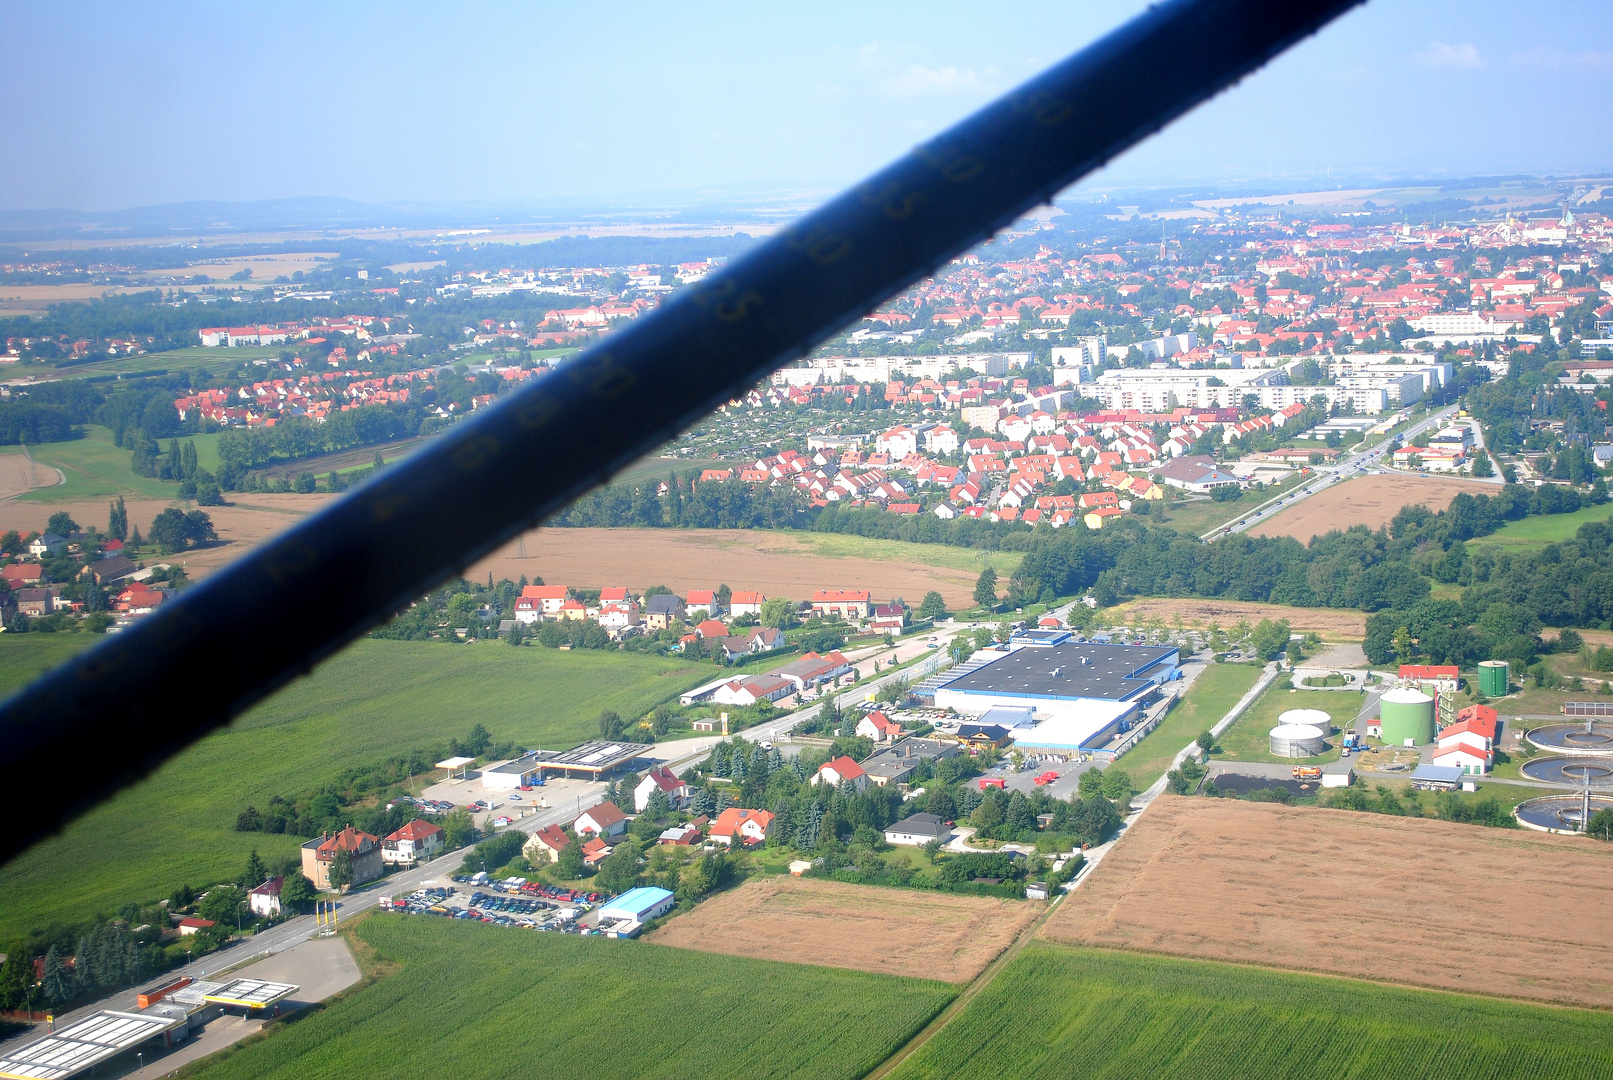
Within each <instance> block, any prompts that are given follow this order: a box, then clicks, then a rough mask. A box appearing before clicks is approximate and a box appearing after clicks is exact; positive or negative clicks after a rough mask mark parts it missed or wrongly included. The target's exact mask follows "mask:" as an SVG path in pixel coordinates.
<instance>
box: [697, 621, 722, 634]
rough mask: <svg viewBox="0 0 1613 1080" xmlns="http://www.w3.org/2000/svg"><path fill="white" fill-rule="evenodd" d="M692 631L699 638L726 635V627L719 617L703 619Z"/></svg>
mask: <svg viewBox="0 0 1613 1080" xmlns="http://www.w3.org/2000/svg"><path fill="white" fill-rule="evenodd" d="M694 632H695V633H696V634H697V635H699V636H700V637H701V638H724V637H727V636H728V627H726V626H724V625H723V624H722V620H720V619H703V620H701V622H700V623H699V625H697V626H696V627H695V628H694Z"/></svg>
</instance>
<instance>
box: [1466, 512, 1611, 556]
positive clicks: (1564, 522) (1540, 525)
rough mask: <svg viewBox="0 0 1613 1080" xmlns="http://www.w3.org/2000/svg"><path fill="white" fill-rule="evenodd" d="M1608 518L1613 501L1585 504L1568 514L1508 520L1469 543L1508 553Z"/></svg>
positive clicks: (1565, 536)
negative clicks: (1488, 533) (1487, 534)
mask: <svg viewBox="0 0 1613 1080" xmlns="http://www.w3.org/2000/svg"><path fill="white" fill-rule="evenodd" d="M1609 518H1613V502H1608V503H1603V504H1602V505H1601V506H1587V507H1585V508H1584V509H1583V510H1576V511H1574V512H1573V513H1572V514H1542V515H1539V516H1536V517H1526V518H1523V519H1522V520H1520V521H1509V522H1507V523H1506V524H1505V525H1503V526H1501V528H1499V529H1497V530H1496V531H1495V532H1493V533H1491V534H1490V535H1489V536H1481V537H1479V538H1478V539H1477V540H1473V541H1471V542H1472V543H1474V544H1490V545H1493V546H1495V547H1498V548H1501V549H1503V550H1505V551H1511V552H1522V551H1529V550H1537V549H1539V548H1543V547H1545V546H1546V545H1547V544H1554V543H1559V542H1561V541H1563V540H1569V539H1572V538H1573V535H1574V534H1575V533H1577V532H1579V527H1580V526H1581V525H1585V524H1588V523H1590V522H1593V521H1606V520H1608V519H1609Z"/></svg>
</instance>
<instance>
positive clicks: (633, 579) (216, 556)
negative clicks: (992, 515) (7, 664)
mask: <svg viewBox="0 0 1613 1080" xmlns="http://www.w3.org/2000/svg"><path fill="white" fill-rule="evenodd" d="M365 452H366V453H370V452H372V451H369V450H366V451H365ZM13 460H15V461H23V460H24V459H22V456H21V455H20V454H17V455H0V532H4V531H5V530H7V529H16V530H18V531H19V532H21V533H24V534H26V533H28V532H29V531H33V530H41V529H43V528H44V527H45V522H46V520H47V519H48V518H49V517H50V516H51V515H52V514H54V513H56V512H57V511H59V510H65V511H66V512H67V513H68V514H70V515H72V518H73V520H74V521H77V522H78V523H79V524H81V525H96V526H99V527H101V528H105V527H106V520H107V505H108V500H106V499H87V500H84V501H76V500H75V501H70V502H53V503H34V502H21V501H16V500H13V501H10V502H7V501H3V496H4V495H5V494H6V492H5V491H4V490H3V485H4V483H5V482H6V478H7V475H8V474H7V473H6V472H5V469H6V467H7V464H8V462H11V461H13ZM24 464H25V462H24ZM38 470H39V477H40V478H41V479H43V480H44V481H45V482H46V483H54V482H55V470H54V469H52V468H50V467H49V466H44V465H41V466H39V467H38ZM18 476H19V479H21V478H22V477H23V474H22V473H19V474H18ZM336 497H337V496H335V495H329V494H324V493H320V494H315V495H294V494H272V495H271V494H261V493H252V492H232V493H231V494H230V501H231V505H229V506H208V507H203V508H202V509H203V510H204V511H205V512H206V513H207V515H208V516H209V517H210V518H211V519H212V521H213V526H214V528H215V529H217V531H218V537H219V541H220V543H219V544H217V545H216V546H212V547H206V548H202V549H199V550H195V551H187V552H185V553H184V554H183V555H179V556H176V557H175V558H174V560H173V561H175V562H180V563H184V564H185V569H186V571H187V572H188V573H189V574H190V576H191V577H192V578H202V577H205V576H207V575H208V574H209V573H211V572H213V571H214V570H217V569H218V568H219V567H221V566H223V565H225V564H226V563H228V562H231V561H232V560H234V559H238V558H240V557H241V556H242V555H244V554H246V553H247V552H248V551H251V550H252V549H253V548H255V547H257V546H258V545H259V544H261V543H263V542H264V541H265V540H267V539H269V538H270V537H272V536H274V535H275V534H276V533H279V532H281V531H283V530H285V529H288V528H290V527H291V526H292V525H295V524H296V523H297V522H298V521H300V520H302V519H303V518H304V517H306V516H308V515H309V514H311V513H313V512H314V511H315V510H318V509H320V508H321V507H323V506H325V505H326V504H328V503H330V502H331V501H333V500H334V499H335V498H336ZM126 498H127V497H126ZM127 506H128V511H129V523H130V524H131V525H134V526H137V527H138V528H139V529H140V531H141V533H145V532H147V531H149V528H150V525H151V521H152V519H153V518H155V517H156V516H157V515H158V514H159V513H160V512H162V511H163V510H164V509H166V508H168V507H170V506H175V507H179V508H180V509H188V508H189V507H190V504H188V503H182V502H179V501H177V500H174V501H162V500H159V499H140V498H128V499H127ZM852 539H856V538H852ZM900 546H901V547H902V548H904V549H912V550H914V551H916V552H919V553H921V554H922V553H923V551H924V549H925V548H926V547H927V546H928V545H921V544H908V545H900ZM944 550H945V553H947V554H952V555H956V552H957V551H958V550H959V549H944ZM489 573H492V575H493V577H494V579H495V580H497V579H502V578H508V579H510V580H511V581H515V580H517V579H519V578H520V577H521V576H522V575H523V574H525V575H526V576H527V577H528V578H534V577H541V578H542V579H543V580H545V581H547V582H549V583H551V584H556V585H561V584H563V585H570V586H573V587H575V588H582V589H597V588H600V587H602V586H607V585H613V584H614V585H626V586H628V587H630V588H633V589H647V588H649V587H650V586H652V585H666V586H669V587H670V588H672V589H674V590H676V591H677V592H679V593H680V594H681V593H686V592H687V591H688V590H690V589H701V588H706V589H709V588H714V587H715V586H716V585H718V584H719V583H721V582H725V581H726V582H727V583H728V584H729V585H730V586H732V587H733V588H736V589H750V590H756V591H760V592H763V593H766V594H767V595H768V596H786V597H789V598H790V599H792V600H802V599H805V598H806V597H807V596H809V595H810V594H811V593H813V592H815V591H817V590H818V589H867V590H869V591H870V592H872V593H873V594H874V598H875V599H876V600H880V601H884V600H887V599H890V598H892V597H897V596H900V597H903V598H905V599H907V600H908V601H909V602H910V603H911V604H913V605H915V606H916V605H917V604H918V602H919V600H921V599H922V598H923V596H924V594H925V593H926V592H929V591H930V590H931V589H934V590H936V591H937V592H939V593H940V594H941V595H942V596H943V597H945V598H946V601H947V603H948V604H951V605H953V606H955V607H967V606H969V605H970V604H971V603H973V600H972V599H971V598H972V596H973V594H974V586H975V579H976V578H977V577H978V576H979V573H980V571H979V569H978V568H976V567H957V566H940V565H930V564H928V563H924V562H919V561H914V560H912V559H900V558H894V559H893V558H880V557H876V556H875V555H872V554H870V555H846V556H838V555H825V554H821V553H819V552H818V550H817V549H816V548H814V547H812V546H811V545H810V544H809V543H807V542H805V541H802V540H800V539H798V538H797V537H795V536H792V535H790V534H787V533H775V532H770V531H768V530H765V529H534V530H533V531H531V532H528V533H526V534H525V535H524V536H522V537H521V539H520V540H517V541H515V542H514V543H511V544H507V545H505V546H504V547H503V548H501V549H500V550H499V551H497V552H495V553H493V554H492V555H490V556H489V557H487V558H486V559H483V560H482V561H481V562H479V563H476V564H475V565H474V566H472V567H470V568H469V569H467V570H466V571H465V576H466V577H468V578H471V579H472V580H476V581H485V580H486V579H487V575H488V574H489Z"/></svg>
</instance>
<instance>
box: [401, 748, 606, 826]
mask: <svg viewBox="0 0 1613 1080" xmlns="http://www.w3.org/2000/svg"><path fill="white" fill-rule="evenodd" d="M494 764H499V763H498V762H494ZM604 790H605V785H604V784H602V783H599V782H598V781H594V780H572V779H565V778H561V777H556V778H554V779H551V780H547V781H545V782H544V784H543V786H541V787H535V788H532V789H531V790H530V791H489V790H488V789H487V788H484V787H483V786H482V774H481V773H480V772H478V771H476V770H475V769H472V770H471V771H470V774H469V776H468V777H464V778H460V777H455V778H454V779H452V780H443V781H439V782H438V783H435V784H432V785H431V786H430V787H428V788H426V789H425V790H424V791H422V792H421V793H420V794H419V795H418V796H416V798H417V800H422V801H423V802H424V803H425V804H426V805H421V803H420V802H418V801H417V803H416V805H420V808H421V809H422V810H428V811H430V812H431V813H436V814H442V813H446V812H447V811H448V810H452V809H460V808H463V809H467V810H469V811H470V812H471V815H472V816H473V817H474V818H475V819H476V825H477V827H478V828H480V829H483V830H485V831H488V832H491V831H492V830H493V829H494V828H495V827H497V828H502V827H503V825H504V824H512V825H513V824H519V823H520V822H521V821H522V820H523V819H525V818H529V817H531V816H532V815H533V814H535V813H538V812H540V811H543V810H551V809H563V810H566V811H568V812H572V813H573V814H580V813H582V811H584V810H586V809H588V807H590V806H592V805H594V803H596V802H598V801H599V798H600V796H601V795H602V794H603V792H604ZM503 818H508V819H509V820H508V821H507V822H504V823H502V824H501V822H500V819H503Z"/></svg>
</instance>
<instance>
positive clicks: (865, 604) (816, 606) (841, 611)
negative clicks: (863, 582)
mask: <svg viewBox="0 0 1613 1080" xmlns="http://www.w3.org/2000/svg"><path fill="white" fill-rule="evenodd" d="M872 604H873V594H872V593H870V592H869V591H868V590H867V589H819V590H818V591H817V592H815V593H813V594H812V614H814V615H817V616H820V617H822V618H825V619H844V620H846V621H847V622H862V621H863V620H864V619H866V618H868V610H869V607H870V606H871V605H872Z"/></svg>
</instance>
